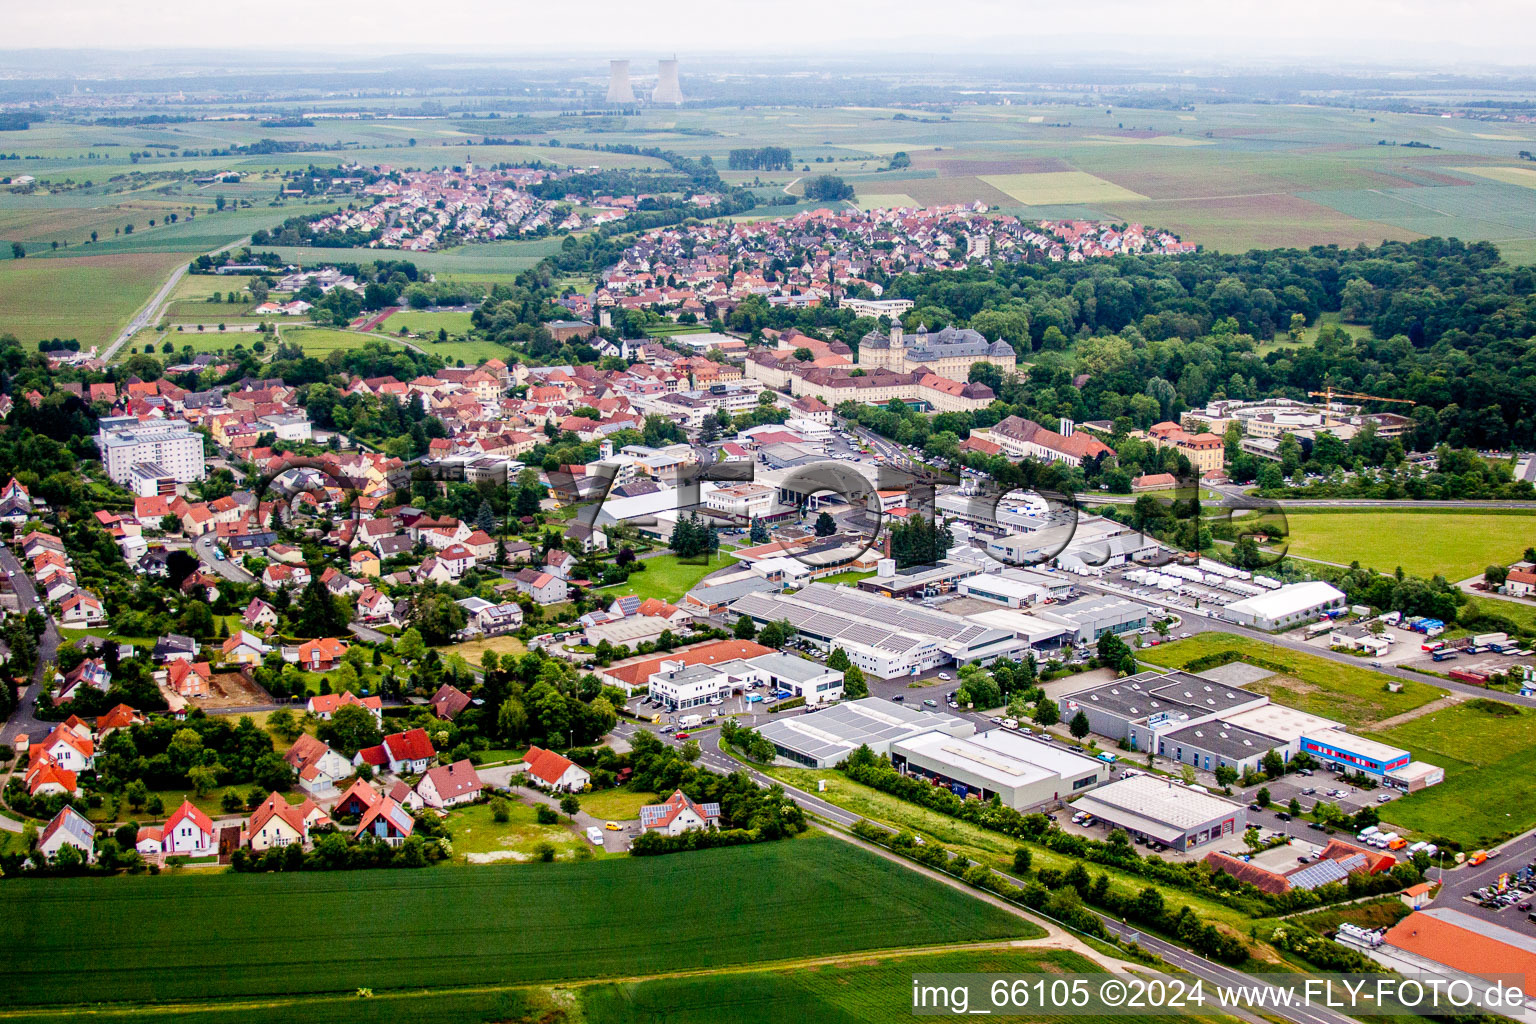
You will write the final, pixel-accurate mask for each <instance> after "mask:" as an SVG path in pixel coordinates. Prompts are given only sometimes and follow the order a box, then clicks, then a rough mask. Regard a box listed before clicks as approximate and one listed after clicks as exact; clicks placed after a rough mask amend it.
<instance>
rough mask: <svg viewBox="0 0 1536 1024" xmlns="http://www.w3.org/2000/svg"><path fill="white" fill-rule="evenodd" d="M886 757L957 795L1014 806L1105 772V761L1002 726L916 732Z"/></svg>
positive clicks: (1065, 793)
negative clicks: (968, 733)
mask: <svg viewBox="0 0 1536 1024" xmlns="http://www.w3.org/2000/svg"><path fill="white" fill-rule="evenodd" d="M891 763H892V764H894V765H895V766H896V767H897V768H899V769H901V770H902V771H904V772H906V773H907V774H908V775H915V776H919V777H921V778H925V779H931V780H934V781H937V782H939V783H942V784H943V785H944V786H946V787H948V788H949V789H950V790H951V791H952V792H954V793H955V795H957V796H962V797H975V798H976V799H979V800H991V799H992V798H993V797H994V796H995V797H997V798H998V799H999V800H1001V801H1002V802H1003V803H1004V804H1006V805H1008V806H1009V807H1012V808H1014V809H1015V810H1026V809H1028V808H1032V807H1041V806H1044V805H1046V804H1051V803H1055V802H1056V801H1059V800H1064V799H1066V798H1068V797H1070V796H1072V795H1073V794H1075V793H1081V792H1082V791H1083V790H1085V789H1089V788H1091V787H1093V786H1097V785H1099V784H1100V783H1101V782H1103V781H1104V779H1105V778H1107V777H1108V773H1109V766H1108V765H1106V764H1105V763H1104V762H1102V761H1099V760H1096V759H1094V758H1091V757H1085V756H1083V755H1082V754H1078V753H1075V752H1073V751H1071V750H1067V749H1065V748H1063V747H1054V746H1052V745H1051V744H1049V743H1045V742H1043V741H1041V740H1036V739H1030V738H1027V737H1024V736H1021V735H1019V734H1018V733H1014V732H1009V731H1007V730H1005V729H992V730H989V731H988V732H984V733H977V734H976V735H975V736H972V737H970V738H963V737H954V736H949V735H946V734H945V733H943V732H939V731H933V732H925V733H920V734H918V735H916V736H911V737H908V738H907V739H903V740H899V741H897V742H895V743H893V744H891Z"/></svg>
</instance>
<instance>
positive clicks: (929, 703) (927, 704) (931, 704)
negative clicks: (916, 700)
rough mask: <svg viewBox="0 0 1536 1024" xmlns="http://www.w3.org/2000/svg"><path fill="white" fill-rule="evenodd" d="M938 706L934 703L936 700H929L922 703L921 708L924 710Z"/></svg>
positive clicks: (936, 702)
mask: <svg viewBox="0 0 1536 1024" xmlns="http://www.w3.org/2000/svg"><path fill="white" fill-rule="evenodd" d="M938 706H939V702H938V701H936V700H933V699H931V698H930V699H929V700H925V701H923V707H925V708H936V707H938Z"/></svg>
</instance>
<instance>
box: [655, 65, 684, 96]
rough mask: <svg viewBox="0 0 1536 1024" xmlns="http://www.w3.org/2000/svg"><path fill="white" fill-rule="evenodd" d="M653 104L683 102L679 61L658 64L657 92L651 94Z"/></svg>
mask: <svg viewBox="0 0 1536 1024" xmlns="http://www.w3.org/2000/svg"><path fill="white" fill-rule="evenodd" d="M651 102H652V103H672V104H678V103H682V102H683V87H682V86H681V85H679V84H678V81H677V60H676V58H673V59H672V60H662V61H657V62H656V91H655V92H653V93H651Z"/></svg>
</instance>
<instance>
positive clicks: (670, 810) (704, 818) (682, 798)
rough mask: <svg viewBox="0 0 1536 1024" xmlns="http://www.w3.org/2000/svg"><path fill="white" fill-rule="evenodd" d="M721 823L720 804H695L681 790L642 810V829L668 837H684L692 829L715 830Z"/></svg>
mask: <svg viewBox="0 0 1536 1024" xmlns="http://www.w3.org/2000/svg"><path fill="white" fill-rule="evenodd" d="M719 822H720V805H719V804H713V803H711V804H701V803H695V802H694V801H693V800H690V799H689V798H688V796H687V794H685V793H684V792H683V791H682V790H680V789H679V790H674V791H673V793H672V795H671V796H669V797H667V799H666V800H664V801H662V802H661V803H659V804H648V805H647V806H645V807H642V808H640V827H641V828H643V829H645V830H647V831H650V832H659V833H661V834H662V835H666V836H678V835H682V834H683V833H684V832H686V831H688V830H689V829H691V828H713V827H715V826H716V825H718V824H719Z"/></svg>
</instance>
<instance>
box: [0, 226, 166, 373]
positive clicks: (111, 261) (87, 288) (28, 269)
mask: <svg viewBox="0 0 1536 1024" xmlns="http://www.w3.org/2000/svg"><path fill="white" fill-rule="evenodd" d="M8 248H9V247H7V249H8ZM187 259H189V257H188V255H187V254H186V253H179V254H177V253H141V254H137V255H131V256H99V255H94V256H78V257H74V256H72V257H61V258H58V259H32V258H30V257H29V258H27V259H24V260H5V261H4V262H0V333H6V332H8V333H12V334H15V335H16V337H18V338H20V339H21V340H22V341H23V342H24V343H26V344H27V345H28V346H31V345H32V344H34V343H36V342H38V341H41V340H43V339H45V338H78V339H79V341H80V345H81V347H82V348H87V349H88V348H90V347H91V346H92V345H97V346H100V347H102V348H105V347H106V346H107V345H108V344H109V343H110V342H111V341H112V340H113V339H114V338H116V337H117V334H118V332H119V331H121V330H122V329H123V328H124V327H126V326H128V321H130V320H132V319H133V315H134V314H135V313H136V312H138V311H139V309H140V308H142V307H143V306H144V305H145V304H146V303H147V302H149V300H150V297H151V296H153V295H154V294H155V292H156V291H157V290H158V289H159V288H160V287H161V286H162V285H163V284H164V283H165V280H166V278H168V277H169V276H170V274H171V271H173V270H174V269H175V268H176V266H177V264H180V263H184V262H186V261H187Z"/></svg>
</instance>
